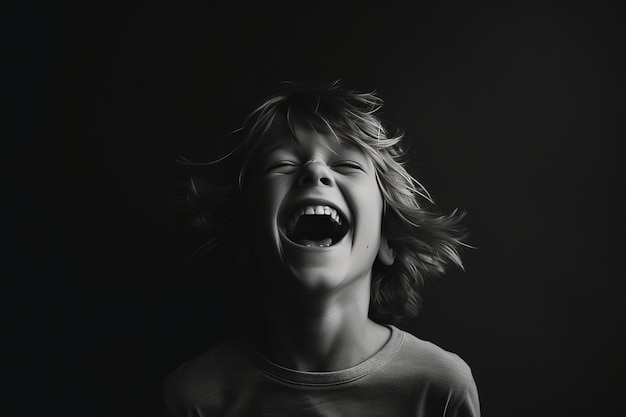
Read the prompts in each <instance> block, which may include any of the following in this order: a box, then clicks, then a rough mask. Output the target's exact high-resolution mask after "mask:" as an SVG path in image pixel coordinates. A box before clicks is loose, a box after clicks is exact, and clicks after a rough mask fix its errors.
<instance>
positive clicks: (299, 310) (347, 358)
mask: <svg viewBox="0 0 626 417" xmlns="http://www.w3.org/2000/svg"><path fill="white" fill-rule="evenodd" d="M369 293H370V289H369V280H363V281H362V282H360V283H357V284H356V288H349V289H347V288H344V289H342V290H337V291H334V292H332V293H329V294H321V295H320V294H315V295H311V294H308V295H305V296H303V297H287V296H281V294H276V293H273V294H267V295H266V297H265V306H264V307H265V308H264V315H263V316H262V319H261V320H262V322H261V323H260V326H258V328H257V330H258V331H257V332H255V335H254V336H253V340H254V343H255V345H256V346H257V348H258V349H259V350H260V351H261V352H262V353H263V354H264V355H265V356H266V357H268V358H269V359H270V360H272V361H273V362H274V363H277V364H279V365H281V366H284V367H287V368H291V369H297V370H302V371H334V370H340V369H347V368H349V367H352V366H355V365H357V364H359V363H361V362H363V361H364V360H365V359H367V358H369V357H370V356H372V355H373V354H375V353H376V352H377V351H378V350H379V349H380V348H382V346H383V345H384V344H385V343H386V341H387V340H388V338H389V334H390V332H389V329H388V328H386V327H384V326H381V325H379V324H377V323H375V322H373V321H371V320H370V319H369V318H368V317H367V313H368V308H369V295H370V294H369ZM305 300H306V301H305Z"/></svg>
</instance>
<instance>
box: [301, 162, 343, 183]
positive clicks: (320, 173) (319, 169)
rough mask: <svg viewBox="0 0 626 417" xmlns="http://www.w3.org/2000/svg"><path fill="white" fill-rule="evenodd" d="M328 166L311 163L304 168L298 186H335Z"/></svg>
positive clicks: (320, 163) (321, 163)
mask: <svg viewBox="0 0 626 417" xmlns="http://www.w3.org/2000/svg"><path fill="white" fill-rule="evenodd" d="M334 183H335V182H334V180H333V176H332V173H331V172H330V170H329V168H328V166H327V165H326V164H325V163H323V162H320V161H309V162H307V163H306V164H304V166H303V167H302V170H301V172H300V177H299V178H298V184H299V185H302V186H317V185H326V186H332V185H334Z"/></svg>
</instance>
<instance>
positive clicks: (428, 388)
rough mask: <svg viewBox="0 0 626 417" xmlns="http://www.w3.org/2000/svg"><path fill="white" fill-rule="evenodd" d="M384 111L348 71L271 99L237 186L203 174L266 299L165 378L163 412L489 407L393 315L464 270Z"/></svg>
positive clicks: (455, 235) (256, 120) (206, 190)
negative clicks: (341, 77)
mask: <svg viewBox="0 0 626 417" xmlns="http://www.w3.org/2000/svg"><path fill="white" fill-rule="evenodd" d="M381 106H382V101H381V100H380V99H379V98H378V97H376V96H375V95H374V94H373V93H358V92H354V91H349V90H344V89H342V88H341V86H340V85H339V84H338V83H337V82H335V83H333V84H331V85H330V86H329V87H327V88H325V89H322V90H302V89H301V90H298V91H292V92H287V93H284V94H279V95H275V96H273V97H271V98H270V99H268V100H267V101H266V102H265V103H263V104H262V105H261V106H260V107H259V108H257V109H256V110H255V111H254V112H253V113H252V114H251V115H250V116H249V117H248V119H247V121H246V123H245V125H244V127H243V128H242V129H241V130H240V131H239V132H238V133H239V134H241V137H242V140H241V142H240V143H239V145H238V146H237V148H236V149H235V151H233V152H232V153H231V154H229V156H228V158H226V159H231V160H233V161H234V162H235V166H236V169H237V172H238V173H237V175H236V177H235V176H233V181H232V182H233V184H230V186H229V184H226V186H225V187H222V188H219V187H215V186H212V187H206V186H205V187H202V186H201V183H200V182H198V181H197V180H192V181H191V187H190V190H191V195H192V197H197V198H199V201H204V202H205V204H206V211H205V212H203V211H200V212H199V218H198V220H199V221H198V224H203V225H206V226H207V227H208V228H209V230H211V231H212V233H213V237H214V240H213V241H212V243H213V246H214V247H217V246H219V245H220V244H222V245H226V244H227V243H226V242H229V241H230V242H231V243H232V242H233V231H237V230H238V231H239V232H238V234H237V236H236V237H235V239H234V240H235V241H236V242H237V249H236V250H237V251H238V252H239V254H240V255H241V254H245V256H242V257H241V258H242V259H243V262H244V263H246V264H247V266H248V269H247V270H248V271H249V273H253V275H252V276H249V277H248V278H252V279H253V280H254V281H255V282H256V284H258V287H259V289H260V290H259V292H258V295H257V296H258V297H259V300H260V301H261V302H260V304H259V311H257V312H255V314H256V315H257V318H258V321H256V322H255V325H254V326H252V327H251V329H249V330H247V331H245V332H243V333H242V334H241V335H240V336H238V337H234V338H232V339H230V340H227V341H225V342H223V343H221V344H219V345H218V346H216V347H214V348H212V349H210V350H209V351H207V352H206V353H204V354H202V355H200V356H199V357H197V358H195V359H193V360H191V361H189V362H187V363H186V364H184V365H182V366H181V367H180V368H179V369H177V370H176V371H175V372H173V373H172V374H171V375H170V376H168V377H167V378H166V381H165V384H164V392H165V401H166V408H167V413H166V415H168V416H171V417H182V416H203V417H204V416H378V417H380V416H478V415H479V414H480V412H479V404H478V395H477V390H476V386H475V383H474V379H473V377H472V374H471V371H470V369H469V367H468V366H467V365H466V363H465V362H463V361H462V360H461V359H460V358H459V357H458V356H456V355H454V354H452V353H449V352H446V351H444V350H442V349H441V348H439V347H437V346H435V345H433V344H431V343H429V342H425V341H422V340H420V339H417V338H416V337H414V336H412V335H410V334H408V333H405V332H403V331H401V330H399V329H398V328H397V327H394V326H393V325H391V323H394V322H397V321H398V320H399V319H401V318H403V317H406V316H410V315H414V314H415V313H416V312H417V306H418V301H419V296H418V294H417V292H416V289H417V288H419V287H421V286H422V285H423V283H424V280H426V279H428V278H430V277H431V276H433V275H437V274H440V273H441V272H443V270H444V267H445V266H448V265H451V264H456V265H458V266H461V260H460V258H459V254H458V251H457V249H458V247H459V246H460V245H462V244H461V239H462V238H463V233H462V232H461V231H460V229H459V227H458V221H459V220H460V217H461V216H458V215H457V214H456V212H455V213H452V214H451V215H449V216H443V215H437V214H435V213H434V212H433V211H432V206H433V204H432V201H431V199H430V197H429V195H428V193H427V191H426V190H425V189H424V188H423V187H422V186H421V185H420V184H419V183H418V182H417V181H416V180H415V179H414V178H413V177H411V175H410V174H409V173H408V172H407V171H406V170H405V168H404V167H403V165H402V163H401V162H400V159H401V158H402V156H403V153H402V149H401V148H400V145H401V139H402V136H403V135H402V133H397V134H395V135H392V134H389V133H388V130H387V129H385V128H384V127H383V125H382V122H381V120H380V119H379V118H378V116H377V112H378V111H379V109H380V107H381ZM221 162H223V161H221Z"/></svg>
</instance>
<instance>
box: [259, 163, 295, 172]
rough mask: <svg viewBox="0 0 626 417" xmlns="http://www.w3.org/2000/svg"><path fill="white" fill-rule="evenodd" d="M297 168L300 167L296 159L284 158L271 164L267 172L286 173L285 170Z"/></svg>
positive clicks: (289, 170)
mask: <svg viewBox="0 0 626 417" xmlns="http://www.w3.org/2000/svg"><path fill="white" fill-rule="evenodd" d="M296 168H298V164H297V163H295V162H294V161H288V160H284V161H277V162H274V163H273V164H271V165H270V166H268V167H267V168H266V169H265V172H278V173H285V172H291V171H293V170H294V169H296Z"/></svg>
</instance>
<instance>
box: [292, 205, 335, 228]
mask: <svg viewBox="0 0 626 417" xmlns="http://www.w3.org/2000/svg"><path fill="white" fill-rule="evenodd" d="M301 216H329V217H330V218H331V219H333V220H334V221H335V222H337V223H338V224H341V217H340V216H339V213H337V210H335V209H334V208H332V207H328V206H303V207H300V209H299V210H297V211H296V212H295V213H294V217H293V220H294V221H297V220H298V219H299V218H300V217H301Z"/></svg>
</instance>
